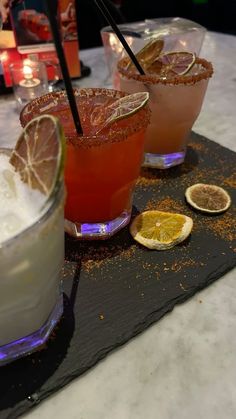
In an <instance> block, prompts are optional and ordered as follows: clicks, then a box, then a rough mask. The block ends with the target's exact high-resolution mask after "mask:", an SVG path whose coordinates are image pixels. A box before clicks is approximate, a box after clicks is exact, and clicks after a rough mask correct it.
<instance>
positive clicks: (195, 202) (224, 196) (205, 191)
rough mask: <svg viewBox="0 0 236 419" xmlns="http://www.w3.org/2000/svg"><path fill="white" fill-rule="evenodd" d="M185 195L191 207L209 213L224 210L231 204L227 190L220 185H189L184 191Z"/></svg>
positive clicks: (217, 212)
mask: <svg viewBox="0 0 236 419" xmlns="http://www.w3.org/2000/svg"><path fill="white" fill-rule="evenodd" d="M185 197H186V200H187V202H188V203H189V204H190V205H191V206H192V207H193V208H195V209H197V210H199V211H203V212H207V213H211V214H219V213H221V212H224V211H226V210H227V209H228V208H229V206H230V204H231V198H230V196H229V194H228V192H226V191H225V190H224V189H223V188H221V187H220V186H216V185H208V184H205V183H196V184H195V185H192V186H189V187H188V188H187V189H186V191H185Z"/></svg>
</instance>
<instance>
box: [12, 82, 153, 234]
mask: <svg viewBox="0 0 236 419" xmlns="http://www.w3.org/2000/svg"><path fill="white" fill-rule="evenodd" d="M75 95H76V101H77V103H78V109H79V113H80V118H81V122H82V125H83V130H84V135H83V136H80V135H78V134H77V133H76V132H75V129H74V125H73V121H72V117H71V114H70V110H69V106H68V101H67V97H66V94H65V92H64V91H61V92H54V93H51V94H48V95H45V96H43V97H41V98H38V99H35V100H34V101H32V102H31V103H30V104H28V105H27V106H26V107H25V108H24V109H23V111H22V113H21V117H20V119H21V123H22V125H23V126H24V125H25V124H26V123H27V122H28V121H29V120H30V119H32V118H33V117H35V116H36V115H39V114H43V113H51V114H53V115H54V116H57V117H59V119H60V121H61V123H62V125H63V127H64V132H65V135H66V139H67V161H66V167H65V183H66V188H67V198H66V205H65V218H66V221H65V228H66V231H67V232H68V233H69V234H70V235H72V236H74V237H77V238H81V239H94V238H95V239H99V238H101V239H105V238H108V237H110V236H112V235H113V234H115V233H116V232H117V231H118V230H120V229H121V228H123V227H124V226H125V225H127V224H128V222H129V220H130V216H131V209H132V195H133V190H134V186H135V183H136V180H137V178H138V175H139V171H140V166H141V163H142V158H143V149H144V134H145V130H146V127H147V124H148V122H149V113H150V111H149V108H148V107H147V106H145V107H144V108H143V109H141V110H139V111H138V112H136V113H135V114H134V115H132V116H129V117H125V118H123V119H122V120H120V121H118V122H116V123H114V124H113V125H112V126H111V127H110V128H109V129H108V130H106V131H105V132H104V133H103V134H102V132H101V133H100V134H97V135H94V134H92V133H91V121H90V117H91V115H92V114H93V113H94V112H96V110H97V109H98V107H101V106H102V107H104V105H108V104H110V103H113V102H114V101H115V100H117V99H119V98H121V97H123V96H125V94H124V93H122V92H118V91H115V90H109V89H98V88H97V89H96V88H94V89H81V90H80V91H78V90H76V91H75Z"/></svg>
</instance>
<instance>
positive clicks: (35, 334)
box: [0, 185, 64, 366]
mask: <svg viewBox="0 0 236 419" xmlns="http://www.w3.org/2000/svg"><path fill="white" fill-rule="evenodd" d="M63 207H64V193H63V185H61V186H60V187H59V189H58V190H57V192H56V194H55V195H54V196H53V198H52V199H51V202H50V204H49V207H48V209H47V210H46V212H45V211H44V213H42V214H41V216H39V219H38V220H37V221H36V222H35V223H34V224H33V225H32V226H30V227H28V228H26V229H25V230H23V231H22V232H21V233H19V234H17V235H16V236H14V237H12V238H11V239H9V240H7V241H4V242H3V243H2V244H0V266H1V270H0V366H1V365H3V364H5V363H7V362H10V361H12V360H14V359H16V358H18V357H20V356H23V355H26V354H27V353H31V352H32V351H34V350H36V349H37V348H38V347H40V346H41V345H42V344H43V343H44V342H45V341H46V340H47V338H48V337H49V335H50V333H51V332H52V330H53V329H54V327H55V325H56V324H57V322H58V320H59V319H60V317H61V314H62V312H63V301H62V289H61V268H62V266H63V263H64V208H63Z"/></svg>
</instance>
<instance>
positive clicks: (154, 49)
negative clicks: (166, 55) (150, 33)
mask: <svg viewBox="0 0 236 419" xmlns="http://www.w3.org/2000/svg"><path fill="white" fill-rule="evenodd" d="M163 47H164V41H163V39H152V40H151V41H150V42H148V43H147V44H146V45H145V46H144V47H143V48H142V49H141V50H140V51H138V52H137V54H135V57H136V58H137V60H138V62H139V63H140V64H141V65H142V66H143V67H144V68H145V67H148V66H149V65H150V64H151V63H153V61H155V60H156V59H157V58H158V57H159V55H160V53H161V51H162V50H163ZM133 66H134V64H133V62H132V61H129V63H128V65H127V70H128V69H130V68H131V67H133Z"/></svg>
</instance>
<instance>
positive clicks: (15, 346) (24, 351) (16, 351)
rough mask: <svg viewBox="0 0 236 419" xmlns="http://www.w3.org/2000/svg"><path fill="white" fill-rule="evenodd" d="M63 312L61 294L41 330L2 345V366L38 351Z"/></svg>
mask: <svg viewBox="0 0 236 419" xmlns="http://www.w3.org/2000/svg"><path fill="white" fill-rule="evenodd" d="M62 313H63V297H62V296H61V297H60V299H59V300H58V302H57V304H56V306H55V307H54V309H53V311H52V313H51V314H50V316H49V318H48V320H47V321H46V323H44V325H43V326H42V327H41V328H40V329H39V330H37V332H34V333H32V334H31V335H28V336H26V337H23V338H21V339H18V340H16V341H14V342H10V343H8V344H7V345H4V346H0V366H2V365H5V364H7V363H9V362H11V361H13V360H15V359H17V358H20V357H22V356H25V355H29V354H30V353H32V352H34V351H36V350H37V349H38V348H39V347H40V346H42V345H43V344H44V343H45V342H46V340H47V339H48V338H49V335H50V334H51V332H52V331H53V329H54V328H55V326H56V324H57V323H58V321H59V320H60V318H61V316H62Z"/></svg>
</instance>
